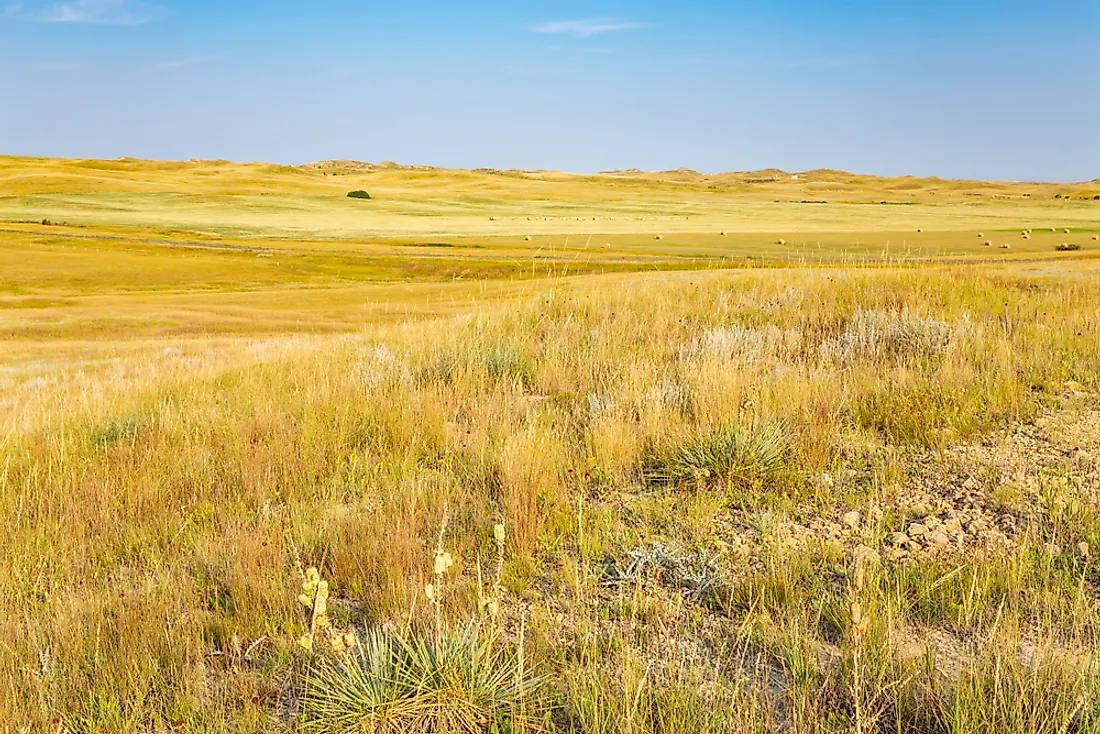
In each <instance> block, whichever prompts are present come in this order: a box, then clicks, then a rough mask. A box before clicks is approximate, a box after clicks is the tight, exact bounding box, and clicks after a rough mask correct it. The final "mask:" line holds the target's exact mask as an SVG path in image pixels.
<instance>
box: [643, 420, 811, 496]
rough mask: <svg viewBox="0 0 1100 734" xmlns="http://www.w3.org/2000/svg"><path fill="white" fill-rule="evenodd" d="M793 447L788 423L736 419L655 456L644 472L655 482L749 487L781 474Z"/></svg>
mask: <svg viewBox="0 0 1100 734" xmlns="http://www.w3.org/2000/svg"><path fill="white" fill-rule="evenodd" d="M789 453H790V436H789V434H788V431H787V429H786V428H785V427H784V426H782V425H780V424H778V423H765V424H761V425H753V426H743V425H741V424H738V423H732V424H729V425H727V426H725V427H723V428H721V429H719V430H718V431H715V432H714V433H708V434H704V435H701V436H696V437H694V438H691V439H689V440H687V441H685V442H684V443H682V444H680V445H679V446H677V447H675V448H673V449H672V450H671V451H668V452H666V453H664V454H663V455H659V456H656V457H654V458H653V459H651V461H650V462H649V464H650V465H649V467H647V469H646V471H645V478H646V480H647V481H648V482H649V483H651V484H664V485H683V484H695V485H697V486H704V487H719V486H720V487H723V488H727V489H750V488H753V487H760V486H763V485H766V484H770V483H774V482H776V481H777V480H778V479H780V478H781V477H782V476H783V474H784V472H785V471H786V470H787V466H788V456H789Z"/></svg>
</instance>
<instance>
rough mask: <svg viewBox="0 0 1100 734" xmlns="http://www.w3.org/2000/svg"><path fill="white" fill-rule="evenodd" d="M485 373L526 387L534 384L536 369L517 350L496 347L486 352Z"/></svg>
mask: <svg viewBox="0 0 1100 734" xmlns="http://www.w3.org/2000/svg"><path fill="white" fill-rule="evenodd" d="M484 359H485V371H486V372H488V373H489V376H490V377H493V378H495V379H498V380H505V381H509V382H512V383H513V384H515V385H518V386H519V387H526V386H528V385H530V384H531V383H532V382H534V379H535V368H534V365H532V364H531V361H530V360H528V359H527V358H526V357H525V356H523V355H522V354H520V353H519V352H518V351H516V350H515V349H510V348H507V347H495V348H493V349H490V350H488V351H487V352H485V358H484Z"/></svg>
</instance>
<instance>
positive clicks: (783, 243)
mask: <svg viewBox="0 0 1100 734" xmlns="http://www.w3.org/2000/svg"><path fill="white" fill-rule="evenodd" d="M776 244H779V245H785V244H787V240H779V242H777V243H776Z"/></svg>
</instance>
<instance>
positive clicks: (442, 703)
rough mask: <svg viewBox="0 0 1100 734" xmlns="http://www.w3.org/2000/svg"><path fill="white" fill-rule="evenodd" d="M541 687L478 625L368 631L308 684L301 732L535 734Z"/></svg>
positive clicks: (538, 680) (519, 661) (518, 656)
mask: <svg viewBox="0 0 1100 734" xmlns="http://www.w3.org/2000/svg"><path fill="white" fill-rule="evenodd" d="M542 682H543V681H542V679H541V678H539V677H537V676H535V675H533V673H532V671H531V670H530V669H528V668H526V667H525V665H524V660H523V648H522V645H521V646H520V648H519V650H518V651H516V652H515V653H511V652H508V651H507V650H506V649H505V648H504V647H502V646H501V645H498V644H497V643H496V640H495V639H494V638H493V637H491V636H486V635H485V634H484V633H483V631H482V628H481V627H480V626H478V625H468V626H465V627H461V628H458V629H457V630H454V631H447V632H444V633H442V634H439V635H433V636H430V637H425V638H420V639H415V638H412V637H410V636H407V635H405V634H403V633H401V632H398V631H384V630H374V631H372V632H369V633H368V634H366V635H364V637H363V641H362V643H361V644H360V645H359V646H358V647H357V648H356V650H355V651H354V652H352V653H351V654H349V655H345V656H342V657H340V658H339V659H337V660H333V661H329V662H323V663H321V664H320V665H319V666H318V667H316V668H315V669H314V671H313V673H312V674H311V676H310V677H309V679H308V680H307V684H306V694H305V697H304V700H303V714H304V715H303V719H304V720H303V725H302V729H303V730H304V731H309V732H326V733H329V732H331V733H332V734H353V733H354V734H368V733H369V734H412V733H413V732H416V733H418V734H420V733H422V734H474V733H476V732H490V731H494V732H496V731H500V732H506V731H507V732H540V731H543V730H544V727H543V725H542V721H543V714H544V707H543V705H542V703H541V697H540V696H539V689H540V688H541V686H542Z"/></svg>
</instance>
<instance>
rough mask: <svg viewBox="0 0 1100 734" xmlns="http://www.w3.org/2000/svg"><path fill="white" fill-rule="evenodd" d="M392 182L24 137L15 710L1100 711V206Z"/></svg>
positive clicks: (1016, 197) (510, 716) (284, 726)
mask: <svg viewBox="0 0 1100 734" xmlns="http://www.w3.org/2000/svg"><path fill="white" fill-rule="evenodd" d="M346 165H348V164H346V163H332V164H323V165H320V164H319V165H318V166H313V167H310V166H306V167H301V168H274V167H263V166H237V165H235V164H228V163H224V162H195V163H187V164H172V163H163V164H152V163H147V162H145V163H143V162H136V161H117V162H88V161H84V162H73V161H47V160H31V159H10V158H0V187H3V190H4V193H5V196H4V197H0V217H6V218H8V219H11V220H18V221H9V222H7V223H6V224H3V225H0V229H3V230H4V231H3V232H2V233H0V272H3V273H4V277H3V278H2V279H0V281H2V282H0V344H2V347H3V348H2V349H0V537H2V538H3V539H4V544H3V546H4V547H3V550H2V551H0V595H2V598H3V600H4V602H3V603H2V604H0V722H2V723H3V727H4V728H5V731H12V732H20V733H22V732H38V731H51V732H52V731H73V732H83V731H95V732H167V731H193V732H230V731H233V732H240V731H248V732H254V731H262V732H298V731H301V732H315V733H316V734H324V733H325V732H339V733H345V732H346V733H349V734H350V732H380V733H381V732H385V733H393V734H403V733H404V732H440V733H442V732H470V733H473V732H479V733H480V732H486V733H488V734H521V733H522V732H532V733H538V734H543V733H545V734H556V733H560V734H565V733H567V732H568V733H570V734H574V733H579V732H596V733H598V734H668V733H671V732H700V733H702V732H708V733H709V732H731V733H732V732H738V733H740V732H746V733H748V732H765V731H789V732H858V733H859V734H864V733H870V732H883V733H885V732H895V733H896V732H908V733H913V734H948V733H951V734H955V733H958V734H963V733H964V732H965V733H967V734H969V732H980V731H996V732H998V734H1002V733H1004V734H1008V733H1013V732H1020V733H1021V734H1023V733H1024V732H1028V733H1029V734H1030V733H1031V732H1049V733H1050V734H1071V733H1073V734H1077V733H1079V732H1090V731H1098V730H1100V678H1098V674H1100V669H1098V661H1097V659H1096V651H1097V650H1100V638H1098V635H1100V633H1098V628H1097V625H1096V621H1095V620H1096V619H1097V613H1098V612H1100V511H1098V510H1097V507H1098V501H1100V484H1098V481H1100V463H1098V459H1097V457H1100V382H1098V380H1097V375H1100V322H1098V320H1097V318H1096V305H1095V294H1096V293H1097V292H1098V291H1100V272H1098V271H1097V269H1096V267H1095V263H1096V261H1095V259H1094V257H1095V253H1094V252H1092V251H1089V250H1087V249H1086V250H1084V251H1080V252H1077V251H1066V252H1065V253H1064V254H1059V255H1055V254H1054V253H1053V252H1052V249H1054V248H1056V247H1057V244H1058V243H1059V242H1062V241H1063V240H1065V239H1066V238H1067V237H1068V236H1070V235H1072V234H1073V233H1076V235H1074V236H1075V237H1081V236H1082V235H1081V233H1082V232H1085V233H1090V234H1089V236H1091V237H1092V239H1096V236H1097V235H1095V234H1094V233H1095V232H1096V231H1097V228H1098V226H1100V221H1098V220H1097V218H1096V217H1097V213H1096V212H1097V210H1096V208H1095V207H1094V206H1092V204H1091V203H1088V202H1083V201H1082V200H1081V197H1082V196H1084V195H1085V194H1084V191H1085V189H1087V188H1088V186H1087V185H1081V186H1078V187H1072V186H1069V185H1065V186H1062V185H1058V186H1055V185H1053V184H1052V185H1050V186H1043V185H1030V184H1029V185H1028V186H1027V187H1025V186H1024V185H1023V184H977V183H974V182H947V181H941V180H938V179H911V180H884V179H870V178H868V177H856V176H851V175H849V174H842V173H840V172H835V171H823V172H808V173H806V174H801V175H800V177H799V178H798V179H792V178H790V177H787V176H780V177H776V176H775V175H773V174H768V175H767V176H764V175H761V174H729V175H723V176H718V177H704V176H701V175H699V174H694V173H692V172H671V173H669V174H640V173H634V172H622V173H617V174H606V175H601V176H595V177H587V178H585V177H573V176H567V175H564V174H552V173H546V172H543V173H539V174H533V173H532V174H525V173H521V172H507V174H506V175H497V174H494V173H491V172H455V171H440V170H436V169H423V170H416V171H408V170H402V169H400V168H399V167H393V166H387V167H377V168H376V167H371V166H367V165H365V164H362V165H358V166H357V167H356V168H354V170H352V169H347V170H345V168H346ZM43 172H47V173H49V174H50V175H48V176H45V175H40V174H42V173H43ZM335 172H339V173H340V175H339V176H326V175H325V174H326V173H335ZM349 181H350V183H349ZM352 186H364V187H369V188H370V189H371V191H375V192H377V193H378V198H377V199H376V200H374V203H372V205H371V206H370V207H368V209H369V211H368V210H367V209H360V208H359V207H356V206H345V205H342V204H340V203H339V202H340V201H342V200H343V196H344V194H345V192H346V191H347V189H348V188H349V187H352ZM1031 187H1033V188H1034V191H1032V189H1031ZM47 188H48V189H49V190H46V189H47ZM1054 188H1058V189H1059V191H1060V192H1061V194H1062V196H1063V198H1062V199H1060V200H1058V201H1055V200H1054V199H1053V198H1052V197H1053V193H1054ZM1025 189H1026V190H1025ZM258 190H262V191H263V192H265V193H264V195H263V196H260V195H258V194H256V191H258ZM1094 190H1095V188H1094V187H1093V188H1091V189H1089V191H1090V192H1092V191H1094ZM1029 193H1034V198H1033V199H1032V198H1031V197H1029V196H1028V194H1029ZM1090 195H1091V194H1090ZM822 197H824V198H822ZM824 201H827V202H828V205H827V206H821V205H820V203H822V202H824ZM804 202H809V203H811V204H815V205H814V206H809V205H807V204H805V203H804ZM880 202H887V204H886V205H883V204H880ZM895 203H905V204H909V205H908V206H904V207H902V206H893V205H892V204H895ZM274 213H278V216H277V217H275V216H271V215H272V214H274ZM8 215H10V216H8ZM47 217H48V219H47ZM43 219H47V221H48V222H50V224H49V226H44V225H43V224H42V221H43ZM58 222H65V223H64V224H59V223H58ZM273 222H277V225H276V224H273ZM1067 229H1068V230H1069V231H1068V232H1067V231H1066V230H1067ZM860 230H862V231H860ZM1006 233H1007V234H1006ZM1010 238H1011V240H1012V245H1011V247H1010V248H1009V245H1008V241H1009V239H1010ZM1002 242H1004V243H1005V245H1004V248H1005V249H1008V250H1009V251H1004V250H1003V249H1001V248H997V249H995V250H991V249H988V248H990V247H992V246H993V243H996V244H997V245H1000V244H1001V243H1002Z"/></svg>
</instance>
